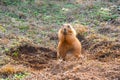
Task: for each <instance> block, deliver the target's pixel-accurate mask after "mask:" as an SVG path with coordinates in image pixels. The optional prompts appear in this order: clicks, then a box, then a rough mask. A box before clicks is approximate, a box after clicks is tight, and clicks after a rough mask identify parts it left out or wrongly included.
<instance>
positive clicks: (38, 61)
mask: <svg viewBox="0 0 120 80" xmlns="http://www.w3.org/2000/svg"><path fill="white" fill-rule="evenodd" d="M7 55H9V56H11V57H12V58H13V59H14V60H15V61H17V63H20V64H23V65H26V66H29V67H32V68H34V69H43V68H45V67H46V66H47V63H48V62H49V61H50V60H51V59H56V51H54V50H51V49H49V48H45V47H39V46H34V45H30V44H25V45H21V46H18V47H16V48H11V49H10V51H9V53H7Z"/></svg>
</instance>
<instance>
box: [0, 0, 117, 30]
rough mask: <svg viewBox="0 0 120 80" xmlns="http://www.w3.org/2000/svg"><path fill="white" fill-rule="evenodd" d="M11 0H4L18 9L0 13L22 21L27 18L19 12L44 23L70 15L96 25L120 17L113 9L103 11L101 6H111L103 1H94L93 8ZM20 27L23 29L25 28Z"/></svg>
mask: <svg viewBox="0 0 120 80" xmlns="http://www.w3.org/2000/svg"><path fill="white" fill-rule="evenodd" d="M11 1H12V0H5V1H3V2H4V3H5V4H7V5H8V6H12V7H16V11H15V12H13V11H11V10H9V9H8V10H7V11H2V10H0V14H1V15H2V16H3V15H7V16H10V17H12V18H16V19H17V20H21V21H25V19H23V18H22V19H21V18H20V17H19V14H18V12H21V13H23V14H24V16H26V17H29V18H34V19H36V20H42V22H43V23H44V24H53V23H55V24H58V25H61V24H63V23H65V22H69V21H68V17H70V16H72V17H73V18H74V20H73V21H72V22H75V21H78V22H80V23H82V24H83V25H89V24H91V20H92V22H93V21H95V22H93V23H95V25H98V24H99V21H109V20H111V19H116V18H117V17H118V14H117V13H113V12H112V11H102V10H101V8H109V7H108V6H107V5H106V4H105V3H102V2H96V3H93V6H92V8H89V7H87V6H86V8H85V9H84V8H82V7H83V5H82V4H72V3H67V2H65V1H63V3H58V4H56V3H54V2H52V1H48V0H45V1H44V4H42V5H40V6H36V5H35V3H34V0H31V1H28V0H26V1H25V2H22V1H20V0H18V1H14V2H13V3H11ZM88 5H89V4H88ZM69 13H71V15H70V16H68V14H69ZM0 17H1V16H0ZM23 27H24V26H23ZM20 29H21V30H22V29H23V28H20Z"/></svg>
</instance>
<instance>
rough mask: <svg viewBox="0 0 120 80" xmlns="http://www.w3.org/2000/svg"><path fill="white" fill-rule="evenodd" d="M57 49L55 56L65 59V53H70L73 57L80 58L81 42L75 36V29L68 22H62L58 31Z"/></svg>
mask: <svg viewBox="0 0 120 80" xmlns="http://www.w3.org/2000/svg"><path fill="white" fill-rule="evenodd" d="M58 38H59V43H58V50H57V56H58V58H59V57H61V58H63V60H65V58H66V55H67V53H72V54H73V55H74V56H75V57H77V58H80V55H81V48H82V47H81V43H80V42H79V40H78V39H77V37H76V31H75V30H74V29H73V27H72V26H71V25H70V24H64V25H63V26H62V28H61V29H60V30H59V32H58Z"/></svg>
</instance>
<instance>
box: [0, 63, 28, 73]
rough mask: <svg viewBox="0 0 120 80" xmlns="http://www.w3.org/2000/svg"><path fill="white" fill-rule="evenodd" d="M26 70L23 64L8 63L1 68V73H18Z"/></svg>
mask: <svg viewBox="0 0 120 80" xmlns="http://www.w3.org/2000/svg"><path fill="white" fill-rule="evenodd" d="M25 71H26V70H25V68H24V67H23V66H15V65H11V64H6V65H4V66H2V67H1V68H0V75H13V74H16V73H24V72H25Z"/></svg>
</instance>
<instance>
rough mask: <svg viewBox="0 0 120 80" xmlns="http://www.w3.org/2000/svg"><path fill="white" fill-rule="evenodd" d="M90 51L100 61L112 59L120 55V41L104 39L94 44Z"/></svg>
mask: <svg viewBox="0 0 120 80" xmlns="http://www.w3.org/2000/svg"><path fill="white" fill-rule="evenodd" d="M90 52H91V53H92V56H93V57H94V58H95V59H98V60H100V61H110V60H111V59H115V58H119V57H120V42H114V41H102V42H98V43H96V44H94V45H93V46H91V48H90Z"/></svg>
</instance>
